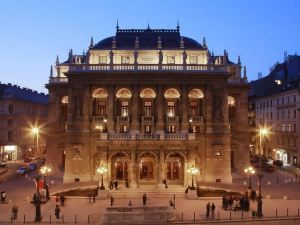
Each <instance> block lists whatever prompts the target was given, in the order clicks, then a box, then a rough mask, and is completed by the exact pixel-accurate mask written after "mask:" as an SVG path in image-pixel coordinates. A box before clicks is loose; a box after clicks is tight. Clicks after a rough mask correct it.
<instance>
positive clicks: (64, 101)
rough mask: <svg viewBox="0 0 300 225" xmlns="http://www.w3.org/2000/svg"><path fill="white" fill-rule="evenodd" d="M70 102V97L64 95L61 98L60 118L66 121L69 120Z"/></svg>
mask: <svg viewBox="0 0 300 225" xmlns="http://www.w3.org/2000/svg"><path fill="white" fill-rule="evenodd" d="M68 103H69V97H68V96H63V97H62V98H61V102H60V104H61V107H60V118H61V119H63V120H64V121H67V118H68Z"/></svg>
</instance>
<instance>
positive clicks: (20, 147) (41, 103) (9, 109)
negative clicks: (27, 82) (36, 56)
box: [0, 83, 48, 161]
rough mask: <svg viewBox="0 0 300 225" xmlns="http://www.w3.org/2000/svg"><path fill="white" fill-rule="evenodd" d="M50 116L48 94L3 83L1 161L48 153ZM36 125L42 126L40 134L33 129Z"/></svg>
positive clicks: (1, 95) (0, 118)
mask: <svg viewBox="0 0 300 225" xmlns="http://www.w3.org/2000/svg"><path fill="white" fill-rule="evenodd" d="M47 115H48V96H47V95H45V94H44V93H38V92H37V91H33V90H31V89H28V88H21V87H19V86H17V85H12V84H10V83H8V84H3V83H0V160H1V161H7V160H22V159H25V158H26V157H28V156H33V155H35V154H40V153H43V152H45V148H46V142H45V141H46V139H45V133H46V130H45V129H46V122H47ZM34 127H36V128H39V133H38V134H37V133H33V132H32V131H33V130H32V128H34ZM37 145H38V147H37ZM36 148H37V149H38V150H39V152H37V150H36Z"/></svg>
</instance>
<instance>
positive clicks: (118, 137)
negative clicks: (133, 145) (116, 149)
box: [108, 133, 131, 140]
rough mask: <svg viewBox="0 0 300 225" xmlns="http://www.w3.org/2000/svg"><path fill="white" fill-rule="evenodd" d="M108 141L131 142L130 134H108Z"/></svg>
mask: <svg viewBox="0 0 300 225" xmlns="http://www.w3.org/2000/svg"><path fill="white" fill-rule="evenodd" d="M108 138H109V140H131V134H128V133H117V134H109V135H108Z"/></svg>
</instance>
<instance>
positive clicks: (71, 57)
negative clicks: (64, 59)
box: [69, 49, 73, 63]
mask: <svg viewBox="0 0 300 225" xmlns="http://www.w3.org/2000/svg"><path fill="white" fill-rule="evenodd" d="M72 59H73V50H72V49H70V51H69V62H70V63H72Z"/></svg>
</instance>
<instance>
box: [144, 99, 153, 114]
mask: <svg viewBox="0 0 300 225" xmlns="http://www.w3.org/2000/svg"><path fill="white" fill-rule="evenodd" d="M151 111H152V102H145V103H144V113H145V116H151V114H152V113H151Z"/></svg>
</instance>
